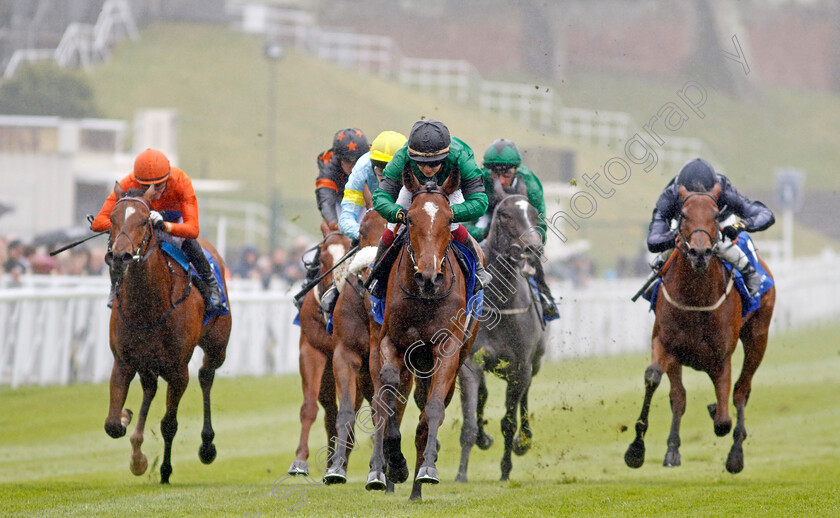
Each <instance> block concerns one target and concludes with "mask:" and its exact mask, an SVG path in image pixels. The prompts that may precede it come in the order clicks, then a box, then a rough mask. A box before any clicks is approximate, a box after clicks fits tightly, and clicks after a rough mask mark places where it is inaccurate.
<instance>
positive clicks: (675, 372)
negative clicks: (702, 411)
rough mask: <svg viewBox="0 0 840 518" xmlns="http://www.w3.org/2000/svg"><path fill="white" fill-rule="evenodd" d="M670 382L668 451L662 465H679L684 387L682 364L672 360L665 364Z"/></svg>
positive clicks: (683, 411)
mask: <svg viewBox="0 0 840 518" xmlns="http://www.w3.org/2000/svg"><path fill="white" fill-rule="evenodd" d="M667 369H668V370H667V372H668V381H669V382H670V383H671V433H670V434H668V451H667V452H666V453H665V461H664V462H663V463H662V465H663V466H667V467H674V466H679V465H680V421H681V420H682V416H683V414H684V413H685V387H684V386H683V383H682V365H680V364H679V362H677V361H672V362H670V363H669V364H668V366H667Z"/></svg>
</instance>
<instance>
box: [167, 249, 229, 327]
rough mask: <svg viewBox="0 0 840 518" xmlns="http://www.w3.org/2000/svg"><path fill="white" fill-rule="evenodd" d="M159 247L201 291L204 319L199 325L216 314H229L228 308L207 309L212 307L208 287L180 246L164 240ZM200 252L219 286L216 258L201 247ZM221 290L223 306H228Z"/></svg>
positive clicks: (223, 291)
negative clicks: (202, 253)
mask: <svg viewBox="0 0 840 518" xmlns="http://www.w3.org/2000/svg"><path fill="white" fill-rule="evenodd" d="M160 248H161V250H163V252H164V253H166V254H167V255H168V256H169V257H171V258H172V259H174V260H175V262H176V263H178V266H180V267H181V268H182V269H183V270H184V271H185V272H187V273H188V274H189V276H190V281H191V282H192V284H193V285H194V286H195V287H196V288H198V291H199V293H201V298H202V299H204V320H203V321H202V323H201V325H204V324H206V323H207V322H209V321H210V319H211V318H213V317H214V316H216V315H229V314H230V310H228V309H224V310H220V309H216V310H212V309H209V308H211V307H212V306H211V304H210V295H209V294H210V288H209V287H208V286H207V284H206V283H205V282H204V281H203V280H202V279H201V277H200V276H199V275H198V272H197V271H196V270H195V268H194V267H193V266H192V265H191V264H190V261H189V259H187V256H186V254H184V252H183V251H181V249H180V248H178V247H177V246H175V245H173V244H172V243H169V242H166V241H161V243H160ZM202 252H204V256H205V257H206V258H207V261H208V262H209V263H210V268H212V269H213V275H214V276H215V277H216V282H217V283H218V284H219V287H222V286H224V284H223V283H222V275H221V272H220V271H219V265H218V264H217V263H216V260H215V259H214V258H213V256H212V255H210V254H209V253H208V252H207V250H204V249H202ZM221 292H222V304H223V305H224V306H225V308H227V307H229V306H228V298H227V293H225V290H224V289H222V290H221Z"/></svg>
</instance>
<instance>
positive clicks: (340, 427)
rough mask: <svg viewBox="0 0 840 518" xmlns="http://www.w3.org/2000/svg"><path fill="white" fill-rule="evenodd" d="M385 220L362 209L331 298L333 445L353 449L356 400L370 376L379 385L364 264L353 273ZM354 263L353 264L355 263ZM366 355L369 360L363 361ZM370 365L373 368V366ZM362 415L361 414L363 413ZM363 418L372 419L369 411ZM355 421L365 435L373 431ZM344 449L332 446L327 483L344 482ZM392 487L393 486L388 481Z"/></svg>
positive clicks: (369, 390) (369, 395) (368, 256)
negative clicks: (346, 265)
mask: <svg viewBox="0 0 840 518" xmlns="http://www.w3.org/2000/svg"><path fill="white" fill-rule="evenodd" d="M385 223H386V222H385V219H384V218H383V217H382V216H380V215H379V213H377V212H376V211H374V210H368V211H367V212H366V213H365V215H364V216H363V217H362V221H361V222H360V228H359V246H360V248H361V249H360V251H359V252H357V254H356V258H354V259H353V263H352V264H351V266H350V270H351V271H350V273H349V274H348V275H347V277H346V280H345V284H344V287H343V289H342V291H341V294H340V295H339V296H338V300H337V301H336V305H335V311H334V312H333V320H334V322H335V337H336V338H335V352H334V353H333V374H334V375H335V385H336V389H337V391H338V404H339V406H338V418H337V423H336V427H337V430H336V444H338V445H342V444H350V445H352V446H353V447H355V445H356V444H358V442H357V441H358V439H356V435H355V432H354V425H355V423H356V415H357V412H359V408H360V407H361V405H362V398H363V397H364V399H367V400H368V401H372V400H373V387H374V382H373V378H375V379H376V380H377V384H378V383H379V347H378V343H379V330H380V327H381V326H380V325H379V324H377V323H376V321H375V320H374V319H373V318H371V316H370V294H369V293H368V292H367V290H365V288H364V285H363V283H364V280H365V279H366V278H367V275H368V274H369V273H370V268H366V267H365V268H364V269H361V270H359V271H358V273H356V272H355V270H357V269H358V268H360V267H362V266H364V264H369V263H370V262H372V260H373V258H374V256H375V254H376V245H377V244H378V243H379V238H380V237H382V232H383V231H384V230H385ZM357 263H358V264H357ZM372 337H373V341H375V342H376V344H377V347H376V352H377V354H376V355H375V357H374V358H370V351H371V341H372V340H371V338H372ZM369 358H370V360H369ZM374 366H375V367H374ZM366 415H367V414H366ZM369 417H371V418H372V415H370V416H369ZM365 424H366V423H364V422H363V423H360V426H361V427H362V428H363V431H364V432H366V433H367V434H368V435H370V434H372V433H373V429H372V428H370V427H365V426H364V425H365ZM346 451H347V450H346V449H345V448H336V451H335V454H334V455H333V456H332V458H331V461H332V462H331V464H330V468H329V469H328V470H327V473H326V475H324V482H325V483H327V484H343V483H345V482H346V481H347V455H346V454H345V452H346ZM391 489H393V484H391Z"/></svg>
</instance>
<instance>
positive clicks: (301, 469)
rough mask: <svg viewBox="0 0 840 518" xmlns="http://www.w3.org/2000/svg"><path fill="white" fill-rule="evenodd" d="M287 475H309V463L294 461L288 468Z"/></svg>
mask: <svg viewBox="0 0 840 518" xmlns="http://www.w3.org/2000/svg"><path fill="white" fill-rule="evenodd" d="M288 473H289V475H292V476H295V475H304V476H307V475H309V463H308V462H306V461H305V460H296V461H294V462H292V465H291V466H289V471H288Z"/></svg>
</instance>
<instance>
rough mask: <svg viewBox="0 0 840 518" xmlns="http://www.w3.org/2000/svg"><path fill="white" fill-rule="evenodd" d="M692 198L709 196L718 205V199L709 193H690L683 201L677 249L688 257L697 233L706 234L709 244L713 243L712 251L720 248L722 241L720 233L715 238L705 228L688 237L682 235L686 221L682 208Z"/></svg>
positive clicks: (692, 232) (693, 232) (697, 229)
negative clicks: (691, 243)
mask: <svg viewBox="0 0 840 518" xmlns="http://www.w3.org/2000/svg"><path fill="white" fill-rule="evenodd" d="M692 196H708V197H709V198H710V199H711V200H712V201H714V202H715V205H717V199H716V198H715V197H714V196H712V195H711V194H709V193H707V192H693V193H690V194H689V195H688V196H686V197H685V199H684V200H683V201H682V205H681V206H680V217H679V219H678V222H679V223H678V226H677V228H678V229H679V231H680V233H679V234H678V236H677V244H676V246H677V248H678V249H679V250H680V251H681V252H683V253H684V254H686V255H687V254H688V245H689V243H690V242H691V236H693V235H694V234H695V233H697V232H702V233H704V234H706V235H707V236H708V237H709V243H711V248H712V250H715V249H716V248H717V247H718V245H719V244H720V239H719V237H718V233H717V232H715V235H714V236H712V234H711V233H709V231H708V230H706V229H704V228H695V229H694V230H692V231H691V232H689V234H688V237H685V236H683V235H682V224H683V220H684V217H683V213H682V206H683V205H685V202H686V201H687V200H688V199H689V198H691V197H692Z"/></svg>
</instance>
